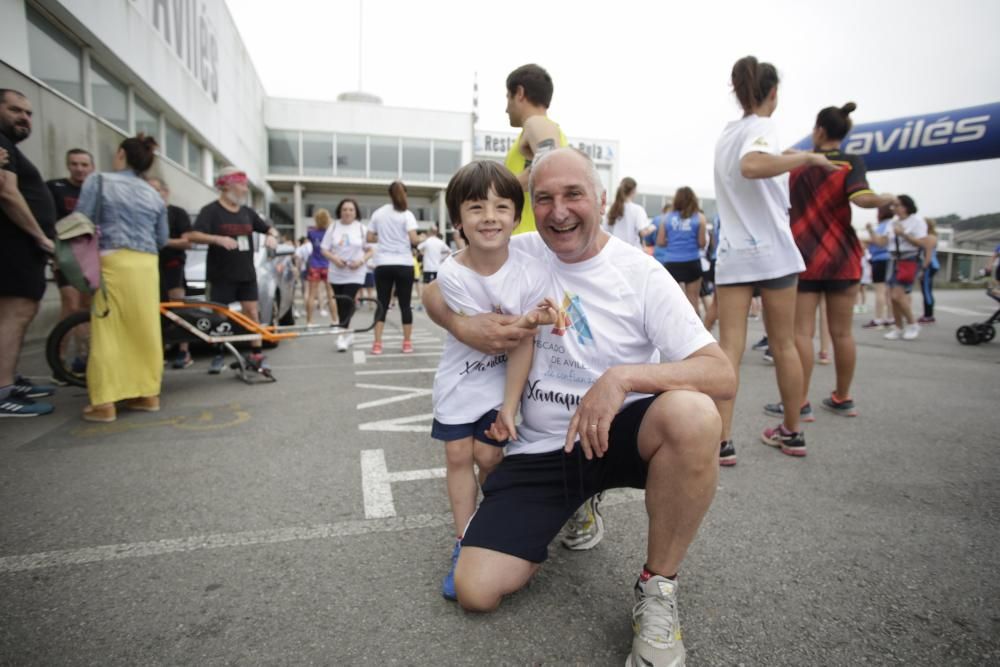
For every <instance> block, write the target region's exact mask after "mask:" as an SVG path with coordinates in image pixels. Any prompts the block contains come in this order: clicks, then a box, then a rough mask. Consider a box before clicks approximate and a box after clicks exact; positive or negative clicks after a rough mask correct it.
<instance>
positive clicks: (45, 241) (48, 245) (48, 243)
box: [37, 236, 56, 255]
mask: <svg viewBox="0 0 1000 667" xmlns="http://www.w3.org/2000/svg"><path fill="white" fill-rule="evenodd" d="M37 241H38V247H39V248H41V249H42V250H44V251H45V252H46V253H48V254H49V255H52V254H55V251H56V244H55V243H53V242H52V239H50V238H49V237H47V236H43V237H41V238H39V239H37Z"/></svg>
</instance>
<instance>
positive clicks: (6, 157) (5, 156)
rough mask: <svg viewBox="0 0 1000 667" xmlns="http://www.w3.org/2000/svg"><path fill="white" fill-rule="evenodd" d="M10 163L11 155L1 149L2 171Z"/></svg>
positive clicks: (0, 165) (0, 166)
mask: <svg viewBox="0 0 1000 667" xmlns="http://www.w3.org/2000/svg"><path fill="white" fill-rule="evenodd" d="M8 162H10V153H8V152H7V150H6V149H4V148H0V169H3V168H4V167H6V166H7V163H8Z"/></svg>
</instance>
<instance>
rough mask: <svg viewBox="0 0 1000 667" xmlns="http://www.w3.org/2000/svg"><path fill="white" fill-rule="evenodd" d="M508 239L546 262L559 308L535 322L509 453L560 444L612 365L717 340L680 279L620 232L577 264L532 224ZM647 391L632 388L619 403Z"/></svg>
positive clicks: (669, 356)
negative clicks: (553, 319) (547, 320)
mask: <svg viewBox="0 0 1000 667" xmlns="http://www.w3.org/2000/svg"><path fill="white" fill-rule="evenodd" d="M511 246H512V247H516V248H517V249H518V250H521V251H523V252H524V253H526V254H528V255H529V256H531V257H532V258H534V260H535V263H536V264H540V265H542V266H543V267H545V268H546V269H547V270H548V273H549V275H550V280H551V282H552V286H551V287H550V291H554V292H555V294H553V295H552V296H553V297H554V298H555V300H556V302H557V303H559V304H560V306H561V307H562V308H561V311H560V317H559V322H558V323H557V325H556V326H554V327H553V326H547V327H539V329H538V334H537V335H536V337H535V355H534V360H533V362H532V365H531V372H530V374H529V375H528V382H527V384H526V385H525V388H524V394H523V395H522V397H521V414H522V416H523V422H522V424H521V425H520V426H519V427H518V438H519V439H518V440H517V441H511V442H510V443H509V444H508V445H507V454H508V455H510V454H538V453H543V452H551V451H555V450H557V449H559V448H561V447H562V446H563V445H564V443H565V439H566V430H567V429H568V428H569V422H570V419H572V417H573V415H574V413H575V412H576V409H577V407H578V405H579V403H580V399H581V398H582V397H583V395H584V394H585V393H586V392H587V390H588V389H590V387H591V385H593V384H594V382H596V381H597V379H598V378H599V377H600V376H601V375H603V374H604V372H605V371H607V370H608V369H609V368H611V367H612V366H619V365H622V364H651V363H659V362H660V361H661V360H662V361H668V362H669V361H679V360H681V359H685V358H687V357H688V356H690V355H691V354H692V353H694V352H697V351H698V350H700V349H701V348H703V347H705V346H706V345H709V344H711V343H714V342H715V339H714V338H713V337H712V334H710V333H709V332H708V331H707V330H706V329H705V326H704V325H703V324H702V322H701V319H699V317H698V315H697V313H695V311H694V308H692V307H691V302H690V301H688V299H687V297H686V296H684V292H683V290H681V288H680V286H679V285H678V284H677V281H675V280H674V279H673V278H672V277H671V276H670V274H669V273H667V272H666V271H664V270H663V267H662V266H661V265H660V264H659V263H658V262H657V261H656V260H655V259H653V258H652V257H650V256H649V255H647V254H646V253H644V252H642V251H641V250H637V249H635V248H633V247H631V246H629V245H627V244H625V243H624V242H622V241H620V240H619V239H617V238H614V237H612V238H610V239H608V242H607V244H606V245H605V246H604V248H603V249H602V250H601V252H600V253H599V254H598V255H597V256H596V257H593V258H591V259H588V260H586V261H584V262H578V263H575V264H566V263H564V262H560V261H559V260H558V259H557V258H556V257H555V255H553V254H552V252H551V251H550V250H549V249H548V247H547V246H546V245H545V243H544V242H543V241H542V239H541V237H539V235H538V234H537V232H534V233H528V234H519V235H518V236H515V237H514V238H513V239H512V240H511ZM645 396H647V394H634V393H633V394H629V395H628V396H626V398H625V404H624V405H628V404H630V403H632V402H633V401H636V400H639V399H640V398H643V397H645ZM624 405H623V406H622V407H624Z"/></svg>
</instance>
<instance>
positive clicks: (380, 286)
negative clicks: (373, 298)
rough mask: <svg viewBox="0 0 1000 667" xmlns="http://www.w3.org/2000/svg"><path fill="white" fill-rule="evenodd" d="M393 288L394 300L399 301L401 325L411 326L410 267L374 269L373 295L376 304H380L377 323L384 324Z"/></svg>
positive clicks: (411, 284)
mask: <svg viewBox="0 0 1000 667" xmlns="http://www.w3.org/2000/svg"><path fill="white" fill-rule="evenodd" d="M393 287H395V288H396V299H398V300H399V314H400V316H401V317H402V318H403V324H413V310H411V309H410V294H411V293H412V292H413V267H412V266H398V265H392V266H376V267H375V294H376V295H377V296H378V302H379V303H380V304H382V312H381V314H380V315H379V318H378V321H379V322H385V315H386V313H387V312H389V302H390V301H391V300H392V289H393Z"/></svg>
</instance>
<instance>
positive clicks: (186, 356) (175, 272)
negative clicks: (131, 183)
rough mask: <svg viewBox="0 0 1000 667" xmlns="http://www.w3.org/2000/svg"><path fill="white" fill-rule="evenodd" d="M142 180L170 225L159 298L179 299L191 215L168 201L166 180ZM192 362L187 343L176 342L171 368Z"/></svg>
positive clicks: (162, 252) (162, 258)
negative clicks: (160, 203) (160, 202)
mask: <svg viewBox="0 0 1000 667" xmlns="http://www.w3.org/2000/svg"><path fill="white" fill-rule="evenodd" d="M146 182H148V183H149V184H150V185H152V186H153V188H155V189H156V191H157V192H159V193H160V196H161V197H163V201H164V203H166V204H167V226H168V227H169V229H170V237H169V238H168V239H167V245H165V246H163V248H161V249H160V301H179V300H181V299H183V298H184V297H185V296H186V292H185V286H184V264H185V263H186V261H187V252H185V251H186V250H187V249H188V248H190V247H191V241H189V240H188V235H189V234H190V233H191V218H189V217H188V214H187V211H185V210H184V209H182V208H181V207H180V206H174V205H173V204H171V203H169V199H170V188H169V187H167V184H166V183H164V182H163V181H162V180H161V179H159V178H156V177H154V176H151V177H149V178H147V179H146ZM193 363H194V361H193V360H192V359H191V354H190V352H188V344H187V343H180V344H179V345H178V351H177V356H176V358H174V362H173V366H174V368H177V369H181V368H187V367H188V366H190V365H191V364H193Z"/></svg>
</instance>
